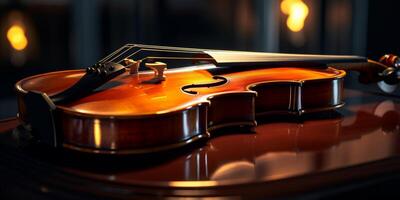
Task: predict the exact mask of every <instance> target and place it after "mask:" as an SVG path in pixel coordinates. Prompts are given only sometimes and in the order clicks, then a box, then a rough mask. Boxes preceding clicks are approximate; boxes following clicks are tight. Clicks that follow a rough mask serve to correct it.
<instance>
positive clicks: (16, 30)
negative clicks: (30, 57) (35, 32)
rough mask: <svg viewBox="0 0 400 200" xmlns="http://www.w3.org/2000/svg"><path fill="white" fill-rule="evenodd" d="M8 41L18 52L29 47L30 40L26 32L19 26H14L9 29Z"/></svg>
mask: <svg viewBox="0 0 400 200" xmlns="http://www.w3.org/2000/svg"><path fill="white" fill-rule="evenodd" d="M7 39H8V41H9V42H10V44H11V46H12V47H13V48H14V49H15V50H17V51H22V50H24V49H25V48H26V47H27V46H28V38H27V37H26V35H25V30H24V28H23V27H22V26H19V25H12V26H11V27H10V28H9V29H8V31H7Z"/></svg>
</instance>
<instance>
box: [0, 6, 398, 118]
mask: <svg viewBox="0 0 400 200" xmlns="http://www.w3.org/2000/svg"><path fill="white" fill-rule="evenodd" d="M398 2H399V1H387V0H380V1H371V0H369V1H368V0H145V1H144V0H143V1H123V0H119V1H106V0H98V1H96V0H73V1H68V0H21V1H17V0H0V31H1V32H0V118H5V117H11V116H15V113H16V112H17V106H16V100H15V97H14V90H13V87H14V86H13V85H14V83H15V82H16V81H18V80H19V79H21V78H23V77H26V76H29V75H33V74H38V73H43V72H48V71H55V70H61V69H73V68H83V67H87V66H89V65H92V64H94V63H95V62H96V61H97V60H99V59H100V58H101V57H103V56H105V55H106V54H108V53H110V52H112V51H113V50H115V49H117V48H118V47H120V46H122V45H123V44H126V43H143V44H156V45H171V46H184V47H200V48H217V49H231V50H251V51H268V52H288V53H319V54H356V55H362V56H368V57H370V58H372V59H378V58H379V57H380V56H381V55H383V54H385V53H395V54H399V44H400V42H399V41H400V39H399V38H398V37H397V36H398V33H397V26H398V23H399V18H400V17H399V15H398V9H399V5H400V3H398Z"/></svg>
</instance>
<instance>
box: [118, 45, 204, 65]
mask: <svg viewBox="0 0 400 200" xmlns="http://www.w3.org/2000/svg"><path fill="white" fill-rule="evenodd" d="M141 51H153V52H154V51H155V52H172V53H198V52H195V51H179V50H164V49H142V48H141V49H139V50H137V51H135V52H133V53H132V54H130V55H128V56H127V57H125V58H123V59H121V60H120V61H118V62H117V63H120V62H122V61H123V60H124V59H126V58H131V57H132V56H134V55H135V54H137V53H139V52H141ZM141 60H143V59H141Z"/></svg>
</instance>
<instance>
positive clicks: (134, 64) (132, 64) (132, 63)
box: [124, 58, 141, 74]
mask: <svg viewBox="0 0 400 200" xmlns="http://www.w3.org/2000/svg"><path fill="white" fill-rule="evenodd" d="M124 63H125V67H127V68H129V69H130V70H129V73H130V74H138V73H139V67H140V63H141V61H140V60H138V61H136V60H133V59H129V58H125V59H124Z"/></svg>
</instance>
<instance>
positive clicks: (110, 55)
mask: <svg viewBox="0 0 400 200" xmlns="http://www.w3.org/2000/svg"><path fill="white" fill-rule="evenodd" d="M125 47H126V45H124V46H122V47H120V48H118V49H117V50H115V51H113V52H112V53H110V54H108V55H107V56H106V57H104V58H103V59H101V60H99V62H104V61H106V60H108V59H109V58H110V57H112V56H113V55H115V54H116V53H118V52H120V51H121V50H122V49H123V48H125Z"/></svg>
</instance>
